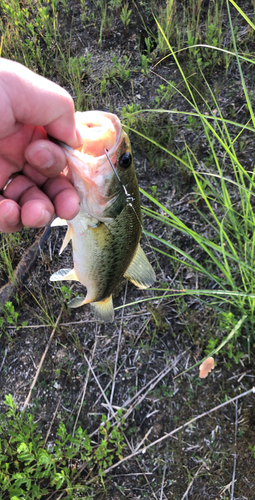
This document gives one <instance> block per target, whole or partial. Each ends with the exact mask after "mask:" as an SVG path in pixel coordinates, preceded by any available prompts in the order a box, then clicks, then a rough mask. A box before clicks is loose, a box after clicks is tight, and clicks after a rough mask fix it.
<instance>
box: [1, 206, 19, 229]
mask: <svg viewBox="0 0 255 500" xmlns="http://www.w3.org/2000/svg"><path fill="white" fill-rule="evenodd" d="M12 212H13V207H10V208H9V210H7V212H6V214H4V215H2V218H3V220H4V221H6V222H8V226H11V227H15V226H17V225H18V224H19V223H20V220H16V221H12V220H10V216H12Z"/></svg>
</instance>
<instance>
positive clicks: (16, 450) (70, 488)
mask: <svg viewBox="0 0 255 500" xmlns="http://www.w3.org/2000/svg"><path fill="white" fill-rule="evenodd" d="M5 404H6V405H7V407H8V411H7V414H6V416H2V417H1V420H0V486H1V493H2V495H3V496H2V497H1V498H2V500H5V499H9V498H11V499H12V500H18V499H19V500H30V499H31V498H33V499H36V498H38V499H39V498H42V496H44V495H47V494H49V493H50V492H52V491H59V490H61V491H63V490H64V491H65V493H66V496H65V498H66V499H72V498H74V495H75V494H78V493H79V494H81V493H82V494H85V493H86V495H89V494H90V495H92V494H93V486H92V485H93V483H98V481H99V480H100V481H101V483H102V485H103V486H104V482H103V477H104V472H103V470H104V469H106V468H107V467H109V466H111V465H112V463H113V460H114V458H115V457H117V459H121V456H122V450H123V447H124V446H125V444H124V443H123V439H124V438H123V435H122V432H121V428H118V427H112V426H111V424H110V422H106V420H107V419H106V417H105V416H104V415H103V417H102V424H101V426H100V434H101V438H100V442H99V443H98V445H96V446H95V443H92V440H91V438H90V437H89V436H88V434H87V431H86V430H83V429H82V428H81V427H79V428H78V429H77V430H76V431H75V433H74V435H73V436H72V435H70V434H68V432H67V430H66V427H65V425H64V423H61V424H60V425H59V428H58V430H57V439H56V441H55V444H54V446H53V449H52V448H51V447H48V446H46V444H45V442H44V440H43V438H42V435H41V433H40V431H39V430H38V426H37V424H36V423H35V422H34V417H33V415H32V414H23V413H21V414H20V413H19V412H18V411H17V407H16V405H15V403H14V402H13V398H12V396H11V395H8V396H6V402H5ZM119 420H120V422H121V411H120V412H119ZM81 460H82V461H84V462H85V463H86V468H85V467H84V466H83V471H84V470H85V471H86V473H87V474H88V475H89V476H91V473H92V471H93V479H91V478H90V480H89V481H85V484H84V480H82V479H81V478H80V474H81V473H80V472H79V467H78V464H79V461H81ZM70 463H72V466H71V467H70ZM89 471H91V473H90V472H89ZM86 498H88V497H86Z"/></svg>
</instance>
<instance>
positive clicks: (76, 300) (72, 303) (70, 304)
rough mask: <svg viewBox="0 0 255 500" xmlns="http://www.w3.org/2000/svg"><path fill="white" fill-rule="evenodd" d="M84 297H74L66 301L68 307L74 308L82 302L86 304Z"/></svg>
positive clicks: (81, 304)
mask: <svg viewBox="0 0 255 500" xmlns="http://www.w3.org/2000/svg"><path fill="white" fill-rule="evenodd" d="M86 303H87V302H86V297H74V299H72V300H70V302H68V303H67V305H68V307H70V308H71V309H76V307H81V306H83V304H86Z"/></svg>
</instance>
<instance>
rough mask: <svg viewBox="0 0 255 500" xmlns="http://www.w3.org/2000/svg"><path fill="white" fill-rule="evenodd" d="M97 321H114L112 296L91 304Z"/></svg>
mask: <svg viewBox="0 0 255 500" xmlns="http://www.w3.org/2000/svg"><path fill="white" fill-rule="evenodd" d="M90 306H91V308H92V310H93V313H94V315H95V317H96V319H100V320H101V321H104V322H105V323H110V322H112V321H114V310H113V303H112V295H110V297H107V299H104V300H100V302H91V304H90Z"/></svg>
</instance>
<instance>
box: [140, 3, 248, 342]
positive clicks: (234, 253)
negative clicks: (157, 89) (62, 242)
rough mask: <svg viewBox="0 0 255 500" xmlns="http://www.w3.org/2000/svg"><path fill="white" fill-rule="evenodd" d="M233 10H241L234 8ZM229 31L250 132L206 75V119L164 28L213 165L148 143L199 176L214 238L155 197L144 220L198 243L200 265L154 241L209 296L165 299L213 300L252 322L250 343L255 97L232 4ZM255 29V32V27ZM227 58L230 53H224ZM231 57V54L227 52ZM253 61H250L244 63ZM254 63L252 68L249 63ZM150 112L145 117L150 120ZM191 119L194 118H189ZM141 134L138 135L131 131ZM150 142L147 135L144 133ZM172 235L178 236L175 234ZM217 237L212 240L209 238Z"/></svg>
mask: <svg viewBox="0 0 255 500" xmlns="http://www.w3.org/2000/svg"><path fill="white" fill-rule="evenodd" d="M231 3H233V5H235V6H236V4H235V3H234V2H233V1H232V2H231ZM227 7H228V15H229V23H230V28H231V33H232V43H233V47H234V52H233V53H232V57H235V59H236V62H237V66H238V70H239V74H240V79H241V85H242V89H243V94H244V96H245V99H246V107H247V110H248V112H249V119H248V120H247V123H246V124H245V125H243V124H241V123H236V122H232V121H229V120H227V119H225V118H224V116H223V115H222V113H221V109H220V105H219V103H218V102H217V100H216V98H215V96H214V93H213V92H212V90H211V88H210V86H209V84H208V83H207V81H206V79H205V77H204V75H203V72H202V69H200V73H201V76H202V77H203V79H204V82H205V85H206V87H207V89H208V92H209V96H210V99H209V100H208V101H209V102H210V103H211V104H210V105H209V104H208V102H207V101H206V100H205V99H204V98H203V96H201V95H200V102H201V101H202V105H203V110H204V109H206V112H205V111H203V112H202V111H200V105H199V104H197V100H196V94H195V91H194V88H193V87H192V85H191V84H190V83H189V80H188V79H187V78H186V76H185V73H184V71H183V68H182V66H181V64H180V62H179V60H178V57H177V53H176V52H175V51H174V50H173V48H172V46H171V44H170V42H169V39H168V37H167V36H166V34H165V33H164V30H163V29H162V27H161V25H160V24H159V23H158V22H157V26H158V30H159V31H161V35H162V37H163V38H164V41H165V44H166V45H167V47H168V50H169V55H170V56H171V57H172V58H173V60H174V61H175V64H176V66H177V68H178V70H179V72H180V74H181V75H182V79H183V83H184V85H185V88H186V92H185V93H184V92H181V91H180V90H179V89H178V87H174V85H173V83H172V82H170V85H171V86H172V87H174V90H175V91H176V92H178V93H179V94H180V95H181V96H182V98H184V99H185V100H186V102H187V103H188V104H189V106H190V109H191V111H190V114H191V115H193V116H196V119H197V120H199V121H200V124H201V127H202V129H203V132H204V133H203V141H204V140H206V142H207V148H208V150H209V151H210V156H209V158H210V162H209V165H208V164H206V163H204V162H203V161H201V160H199V159H198V158H197V156H196V154H195V153H194V152H193V151H192V149H191V147H190V146H189V145H188V144H187V143H186V142H185V139H184V144H185V155H184V156H182V158H179V157H178V156H176V155H175V154H174V153H172V152H171V151H170V150H169V149H167V148H164V147H163V146H162V145H160V144H157V143H156V142H155V141H154V140H153V139H150V138H148V137H147V139H148V140H149V141H151V142H152V143H153V144H154V145H158V147H159V148H161V149H162V150H163V151H165V152H166V153H167V154H169V155H170V156H171V157H172V158H174V160H175V161H178V162H179V164H180V166H182V167H183V166H184V167H185V168H186V169H187V170H188V171H189V172H191V174H192V176H193V179H194V181H195V185H196V187H195V192H196V196H195V198H196V199H195V202H194V206H195V208H196V210H197V212H198V215H199V217H200V220H201V221H202V222H203V227H207V231H203V234H202V233H201V232H198V231H196V230H195V229H191V227H190V224H189V225H188V224H185V223H184V222H183V221H182V220H180V219H179V218H178V217H177V216H176V215H175V214H174V213H173V212H172V211H171V210H169V209H168V208H167V207H166V206H164V205H162V204H161V203H160V202H159V201H158V200H156V199H155V197H153V196H151V195H150V194H148V193H146V192H144V191H143V190H141V192H142V193H143V195H145V196H146V197H147V198H148V199H149V200H150V201H151V202H152V203H153V204H154V207H155V208H144V213H145V214H146V215H147V216H149V217H153V218H155V219H156V220H158V221H160V222H161V223H162V224H163V225H164V226H165V227H166V228H169V230H172V229H175V230H178V231H179V232H181V233H182V234H183V235H185V236H188V237H189V238H191V239H192V240H193V241H194V245H195V248H196V249H200V251H197V255H200V257H198V259H196V258H194V257H192V255H190V253H188V252H187V251H185V250H181V249H180V248H178V247H177V245H175V244H174V242H172V241H171V240H170V239H167V238H162V237H160V238H159V237H157V236H155V235H154V234H152V233H148V232H147V233H146V234H147V235H148V236H149V237H150V238H152V239H153V240H157V241H159V242H160V243H161V244H162V243H163V244H164V245H165V247H166V248H165V250H162V249H161V250H159V249H158V248H155V250H156V251H158V252H160V253H163V254H164V255H167V256H169V258H170V259H172V261H174V262H177V263H178V264H180V265H182V266H185V267H187V268H190V269H192V270H193V271H194V272H196V273H198V275H199V276H200V277H201V279H200V283H202V284H203V289H202V288H198V289H197V290H196V289H190V290H188V289H185V290H183V289H182V288H180V289H179V290H176V289H174V290H173V289H171V290H170V289H169V290H167V289H164V293H166V292H169V294H171V295H182V294H183V295H184V294H185V295H186V294H194V295H198V296H200V297H205V296H207V297H208V296H210V297H211V300H209V299H208V298H207V299H206V300H207V301H208V300H209V304H210V306H212V305H213V306H215V307H217V308H218V309H220V310H221V311H226V310H231V311H232V312H233V314H234V315H235V317H236V320H239V319H240V318H241V317H244V316H245V317H246V320H245V326H246V333H247V334H248V336H249V335H250V334H251V332H252V331H253V330H254V325H255V293H254V292H255V275H254V264H255V230H254V228H255V211H254V207H255V199H254V194H255V168H254V167H252V169H251V170H247V169H246V167H245V166H244V164H242V161H241V159H240V156H241V155H240V154H239V153H240V151H241V152H242V147H243V146H242V144H243V141H244V139H243V136H244V134H246V133H249V134H251V133H254V132H255V120H254V113H253V110H252V104H251V100H250V97H249V92H248V90H247V86H246V83H245V76H244V73H243V69H242V66H241V63H240V56H239V54H238V50H237V46H236V40H235V33H234V28H233V23H232V20H231V16H230V10H229V2H228V1H227ZM236 8H237V9H238V11H239V14H241V15H242V16H243V18H244V19H245V18H246V16H245V14H244V13H243V11H242V10H241V8H240V7H238V6H236ZM250 25H252V23H251V22H250ZM252 28H253V29H254V26H253V25H252ZM206 50H210V51H211V52H212V53H214V51H216V50H217V48H216V47H215V49H214V48H213V47H209V46H206ZM221 50H224V49H221ZM226 53H228V55H229V54H230V52H229V51H226ZM245 60H246V61H247V59H246V58H245V57H243V56H242V61H245ZM249 62H251V60H250V59H249ZM145 111H146V110H141V111H137V112H136V113H133V114H132V118H134V116H136V115H139V113H143V115H144V113H145ZM147 112H148V113H151V112H153V113H155V112H157V113H177V114H180V115H181V114H182V111H178V110H177V111H176V110H169V109H165V110H162V109H161V110H147ZM186 114H187V112H186ZM131 130H133V131H134V132H135V130H134V129H131ZM136 133H138V134H139V135H140V136H142V137H143V138H146V134H142V133H140V132H137V131H136ZM168 232H169V233H170V231H168ZM208 234H210V236H208Z"/></svg>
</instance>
